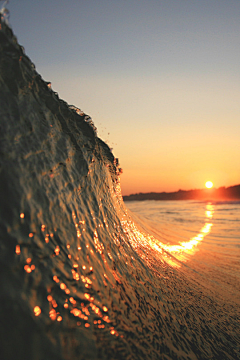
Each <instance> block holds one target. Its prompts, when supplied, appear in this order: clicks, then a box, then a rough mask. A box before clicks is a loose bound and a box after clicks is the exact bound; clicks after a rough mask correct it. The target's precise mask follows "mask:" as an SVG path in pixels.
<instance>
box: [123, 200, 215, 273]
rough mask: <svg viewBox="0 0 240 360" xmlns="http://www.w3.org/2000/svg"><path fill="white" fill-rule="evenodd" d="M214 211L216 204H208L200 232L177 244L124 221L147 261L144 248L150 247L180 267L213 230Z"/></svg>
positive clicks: (162, 257) (137, 248)
mask: <svg viewBox="0 0 240 360" xmlns="http://www.w3.org/2000/svg"><path fill="white" fill-rule="evenodd" d="M213 213H214V205H212V204H207V205H206V210H205V216H206V218H205V223H204V225H203V227H202V228H201V229H200V231H199V233H198V234H196V236H194V237H192V238H191V239H190V240H189V241H184V242H179V243H178V244H176V245H169V244H164V243H162V242H161V241H159V240H158V239H156V238H155V237H153V236H151V235H146V234H143V233H142V232H140V231H139V230H138V229H137V227H136V226H135V224H134V223H133V222H132V223H131V224H129V221H128V223H126V222H124V221H123V223H125V224H123V225H124V226H125V229H126V233H127V234H128V236H129V238H130V241H131V245H132V246H133V247H134V249H135V250H136V251H137V252H138V254H139V255H140V256H141V257H142V258H144V260H145V261H147V262H148V256H147V255H146V253H145V252H144V251H143V249H144V248H145V249H149V250H150V251H151V250H154V251H156V252H157V253H158V254H159V255H160V256H159V260H161V259H163V260H164V261H165V262H166V263H168V264H169V265H170V266H173V267H177V268H178V267H180V266H181V262H186V261H187V260H188V259H189V256H190V255H193V254H195V252H196V251H197V250H198V248H197V247H198V245H199V244H200V242H201V241H202V240H203V239H204V237H205V236H206V235H208V234H209V233H210V232H211V228H212V226H213V224H212V223H211V218H212V217H213ZM131 230H132V231H131Z"/></svg>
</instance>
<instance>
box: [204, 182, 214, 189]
mask: <svg viewBox="0 0 240 360" xmlns="http://www.w3.org/2000/svg"><path fill="white" fill-rule="evenodd" d="M205 186H206V188H208V189H211V188H212V187H213V183H212V182H211V181H207V182H206V183H205Z"/></svg>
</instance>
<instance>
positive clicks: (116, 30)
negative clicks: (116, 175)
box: [0, 0, 240, 195]
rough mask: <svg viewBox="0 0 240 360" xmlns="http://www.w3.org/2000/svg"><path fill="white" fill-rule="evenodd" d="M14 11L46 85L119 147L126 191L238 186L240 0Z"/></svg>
mask: <svg viewBox="0 0 240 360" xmlns="http://www.w3.org/2000/svg"><path fill="white" fill-rule="evenodd" d="M0 5H2V2H0ZM7 7H8V9H9V10H10V25H11V26H12V28H13V31H14V32H15V34H16V36H17V38H18V41H19V43H20V44H21V45H23V46H24V48H25V51H26V54H27V55H28V56H29V57H30V58H31V59H32V61H33V62H34V63H35V65H36V69H37V71H38V72H39V73H40V74H41V75H42V77H43V79H44V80H46V81H51V82H52V88H53V90H54V91H57V92H58V94H59V96H60V98H62V99H64V100H65V101H67V102H68V103H69V104H74V105H75V106H77V107H79V108H81V109H82V110H83V111H84V112H85V113H87V114H89V115H90V116H91V117H92V119H93V121H94V123H95V125H96V127H97V129H98V135H99V137H101V138H102V139H103V140H104V141H106V142H107V143H108V144H109V146H110V147H112V148H113V154H114V155H115V156H116V157H118V158H119V160H120V165H121V167H122V168H123V174H122V175H121V184H122V192H123V194H124V195H127V194H130V193H136V192H150V191H177V190H178V189H180V188H181V189H185V190H187V189H193V188H203V187H204V184H205V182H206V181H207V180H212V181H213V183H214V185H215V186H216V187H219V186H230V185H235V184H239V183H240V70H239V64H240V1H239V0H167V1H166V0H68V1H67V0H48V1H45V0H41V1H33V0H31V1H30V0H10V3H9V4H8V5H7Z"/></svg>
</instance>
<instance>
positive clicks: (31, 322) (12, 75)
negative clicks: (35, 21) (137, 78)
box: [0, 19, 240, 360]
mask: <svg viewBox="0 0 240 360" xmlns="http://www.w3.org/2000/svg"><path fill="white" fill-rule="evenodd" d="M0 47H1V51H0V54H1V55H0V83H1V86H0V101H1V104H0V118H1V131H0V154H1V156H0V166H1V167H0V186H1V206H0V212H1V213H0V215H1V217H0V231H1V243H0V244H1V252H0V268H1V284H0V286H1V298H0V302H1V307H0V321H1V330H0V338H1V350H0V351H1V359H4V360H10V359H14V358H16V359H24V360H28V359H31V360H33V359H44V360H46V359H51V360H54V359H56V360H60V359H71V360H73V359H111V360H114V359H131V360H132V359H144V360H146V359H220V358H224V359H236V358H238V356H239V338H238V334H239V330H240V327H239V321H238V319H239V311H238V310H237V307H233V306H232V302H231V301H230V300H229V302H228V303H226V301H225V300H226V299H225V298H224V299H222V298H221V297H217V296H216V294H215V288H214V285H213V284H211V286H210V285H209V283H208V282H207V281H205V280H204V281H203V279H202V277H201V274H198V273H197V272H196V271H192V270H191V269H189V268H188V267H187V265H186V264H184V263H183V262H182V261H181V259H179V258H177V256H174V255H172V254H171V251H170V249H169V248H167V247H166V248H164V247H163V245H164V244H161V246H160V244H159V242H158V240H157V238H156V237H154V236H153V235H147V234H146V231H145V230H144V227H145V228H146V227H147V224H144V223H143V222H142V223H140V224H137V222H138V221H139V220H133V218H134V215H133V216H132V215H131V212H129V211H128V210H127V208H126V207H125V205H124V203H123V200H122V196H121V188H120V178H119V176H120V173H121V171H120V168H119V164H118V160H117V159H116V158H115V157H114V155H113V154H112V152H111V150H110V148H109V147H108V146H107V145H106V144H105V143H104V142H103V141H102V140H101V139H99V138H98V137H97V130H96V128H95V126H94V124H93V122H92V119H91V118H90V117H89V116H87V115H85V114H84V113H83V112H82V111H81V110H80V109H78V108H77V107H75V106H73V105H72V106H69V105H68V104H67V103H66V102H64V101H63V100H61V99H59V97H58V95H57V93H55V92H54V91H53V90H52V89H51V86H50V84H49V83H48V82H45V81H44V80H43V79H42V78H41V76H40V75H39V74H38V73H37V71H36V70H35V66H34V65H33V64H32V62H31V60H30V59H29V58H28V57H27V56H26V55H25V53H24V50H23V48H22V47H21V46H20V45H19V44H18V42H17V39H16V37H15V36H14V34H13V32H12V30H11V29H10V28H9V27H8V26H7V24H6V23H5V22H4V21H2V19H1V27H0ZM135 219H136V217H135ZM140 222H141V221H140ZM203 232H204V231H203ZM176 263H178V264H181V267H176V266H174V264H176Z"/></svg>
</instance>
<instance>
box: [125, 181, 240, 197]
mask: <svg viewBox="0 0 240 360" xmlns="http://www.w3.org/2000/svg"><path fill="white" fill-rule="evenodd" d="M123 200H124V201H143V200H209V201H211V200H240V184H239V185H234V186H230V187H224V186H223V187H220V188H218V189H216V188H213V189H194V190H181V189H180V190H178V191H175V192H161V193H157V192H150V193H137V194H131V195H125V196H123Z"/></svg>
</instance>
